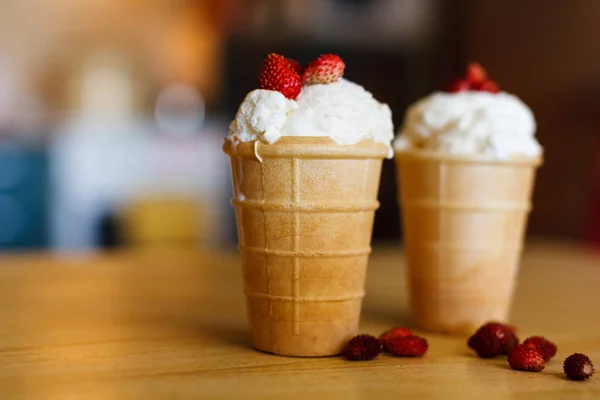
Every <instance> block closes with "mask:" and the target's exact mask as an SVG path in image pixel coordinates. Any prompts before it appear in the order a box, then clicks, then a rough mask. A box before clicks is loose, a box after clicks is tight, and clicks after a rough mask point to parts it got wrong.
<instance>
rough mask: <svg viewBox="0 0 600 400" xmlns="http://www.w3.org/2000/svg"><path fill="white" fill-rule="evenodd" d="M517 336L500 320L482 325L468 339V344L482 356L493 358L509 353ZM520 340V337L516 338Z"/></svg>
mask: <svg viewBox="0 0 600 400" xmlns="http://www.w3.org/2000/svg"><path fill="white" fill-rule="evenodd" d="M515 339H516V336H515V335H514V333H513V329H511V328H507V327H506V326H505V325H504V324H501V323H498V322H488V323H486V324H484V325H482V326H481V327H480V328H479V329H478V330H477V332H475V333H474V334H473V335H472V336H471V337H470V338H469V340H468V341H467V345H468V346H469V347H470V348H472V349H473V350H475V351H476V352H477V354H478V355H479V357H481V358H492V357H496V356H499V355H501V354H507V353H508V349H509V347H511V346H512V347H514V346H515ZM516 340H517V342H518V339H516Z"/></svg>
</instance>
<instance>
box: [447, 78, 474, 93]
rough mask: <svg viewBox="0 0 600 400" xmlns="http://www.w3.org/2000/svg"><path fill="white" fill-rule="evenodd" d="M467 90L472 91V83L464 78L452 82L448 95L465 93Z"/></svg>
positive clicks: (448, 88)
mask: <svg viewBox="0 0 600 400" xmlns="http://www.w3.org/2000/svg"><path fill="white" fill-rule="evenodd" d="M465 90H471V82H469V81H468V80H466V79H462V78H460V79H456V80H454V81H452V83H450V85H448V87H447V88H446V92H448V93H458V92H464V91H465Z"/></svg>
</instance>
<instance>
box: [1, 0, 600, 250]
mask: <svg viewBox="0 0 600 400" xmlns="http://www.w3.org/2000/svg"><path fill="white" fill-rule="evenodd" d="M599 20H600V2H598V1H597V0H571V1H547V0H497V1H496V0H489V1H480V0H452V1H443V0H152V1H148V0H85V1H81V0H3V1H1V2H0V249H2V250H20V251H23V250H28V249H30V250H43V249H53V250H58V251H62V250H67V251H70V250H80V249H99V248H113V247H117V246H147V247H154V246H162V245H168V246H173V245H175V246H189V247H192V246H234V245H235V242H236V237H235V220H234V215H233V212H232V209H231V206H230V202H229V198H230V196H231V189H230V177H229V164H228V159H227V157H226V156H225V155H224V154H222V152H221V145H222V142H223V138H224V137H225V136H226V134H227V129H228V124H229V121H230V120H231V119H232V118H233V117H234V115H235V112H236V109H237V106H238V105H239V103H240V102H241V101H242V99H243V97H244V95H245V94H246V93H247V92H248V91H250V90H252V89H254V88H255V84H256V78H257V75H258V70H259V68H260V66H261V62H262V59H263V58H264V57H265V55H266V54H267V53H269V52H278V53H282V54H285V55H286V56H289V57H293V58H296V59H298V60H300V61H301V62H302V63H306V62H308V61H310V60H311V59H313V58H314V57H316V56H318V55H320V54H322V53H328V52H333V53H337V54H339V55H340V56H341V57H342V58H343V59H344V60H345V62H346V65H347V68H346V77H347V78H349V79H350V80H353V81H356V82H358V83H360V84H362V85H363V86H365V87H366V89H367V90H369V91H371V92H372V93H373V94H374V95H375V97H376V98H377V99H379V100H380V101H383V102H386V103H388V104H389V105H390V107H391V108H392V112H393V114H394V123H395V126H396V128H398V127H399V126H400V125H401V122H402V118H403V113H404V110H405V109H406V107H407V106H408V105H409V104H410V103H412V102H413V101H415V100H416V99H418V98H419V97H422V96H424V95H426V94H428V93H430V92H432V91H434V90H436V89H439V88H442V87H443V86H444V85H445V84H446V83H447V82H448V81H450V80H451V79H452V78H454V77H456V76H458V75H461V74H462V72H463V69H464V67H465V65H466V64H467V63H468V62H469V61H472V60H477V61H480V62H481V63H482V64H483V65H484V66H485V67H486V68H487V69H488V71H489V73H490V74H491V75H492V76H493V78H495V79H496V80H497V81H498V82H499V84H500V86H501V87H502V88H503V89H504V90H506V91H509V92H513V93H516V94H517V95H519V96H520V97H521V98H522V99H523V100H524V101H525V102H526V103H527V104H529V105H530V106H531V108H532V109H533V110H534V113H535V114H536V116H537V120H538V125H539V130H538V138H539V141H540V142H541V143H542V145H543V146H544V148H545V151H546V154H545V164H544V166H543V168H542V169H541V170H540V172H539V178H538V181H537V186H536V192H535V199H534V201H535V208H534V211H533V213H532V215H531V220H530V229H529V233H530V235H537V236H541V235H543V236H554V237H560V238H568V239H571V240H577V241H582V242H586V243H590V244H594V243H595V244H596V245H597V246H599V247H600V113H599V112H598V111H599V109H600V43H599V42H598V41H596V40H594V38H597V37H598V36H599V35H600V25H599V24H598V23H597V22H598V21H599ZM394 181H395V177H394V169H393V164H392V162H390V161H386V163H385V166H384V173H383V180H382V184H381V191H380V201H381V203H382V207H381V209H380V211H379V213H378V214H377V218H376V223H375V241H395V240H398V238H399V237H401V232H400V231H399V223H398V210H397V206H396V201H395V197H396V193H395V192H396V189H395V183H394Z"/></svg>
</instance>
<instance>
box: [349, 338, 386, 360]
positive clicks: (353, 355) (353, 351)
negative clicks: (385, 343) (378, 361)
mask: <svg viewBox="0 0 600 400" xmlns="http://www.w3.org/2000/svg"><path fill="white" fill-rule="evenodd" d="M379 353H381V343H380V342H379V340H378V339H377V338H376V337H375V336H371V335H358V336H354V337H353V338H352V339H350V341H349V342H348V344H347V345H346V348H345V349H344V355H345V356H346V358H347V359H348V360H351V361H365V360H372V359H374V358H375V357H377V356H378V355H379Z"/></svg>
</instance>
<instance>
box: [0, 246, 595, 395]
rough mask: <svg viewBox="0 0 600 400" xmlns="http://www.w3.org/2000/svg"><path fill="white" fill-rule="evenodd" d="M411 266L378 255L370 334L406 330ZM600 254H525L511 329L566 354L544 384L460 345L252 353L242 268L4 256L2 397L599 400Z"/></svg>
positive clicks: (118, 256) (187, 257)
mask: <svg viewBox="0 0 600 400" xmlns="http://www.w3.org/2000/svg"><path fill="white" fill-rule="evenodd" d="M402 267H403V257H402V254H401V253H400V251H399V250H397V249H396V248H395V247H394V246H390V247H385V248H380V249H375V252H374V255H373V257H372V261H371V263H370V266H369V268H370V271H369V277H368V284H367V297H366V300H365V305H364V310H363V324H362V330H363V331H364V332H365V333H372V334H378V333H379V332H381V331H383V330H384V329H386V328H388V327H390V326H391V325H397V324H409V323H410V322H409V320H408V316H407V314H406V310H407V308H406V295H405V289H404V279H403V277H402V273H403V272H402ZM599 288H600V255H597V254H593V253H591V252H589V251H588V250H585V249H583V248H580V247H577V246H575V245H568V244H563V243H548V242H546V243H538V244H533V245H530V246H529V247H528V249H527V251H526V255H525V259H524V266H523V268H522V271H521V280H520V285H519V287H518V290H517V293H516V298H515V304H514V313H513V315H514V318H513V322H514V323H516V324H517V325H518V326H519V328H520V331H521V336H522V337H523V338H524V337H526V336H529V335H533V334H542V335H546V336H548V337H549V338H551V339H552V340H554V341H555V342H556V343H557V344H558V346H559V352H558V355H557V356H556V358H555V359H554V360H552V361H551V362H550V363H549V364H548V366H547V367H546V369H545V370H544V371H543V372H542V373H538V374H535V373H523V372H516V371H512V370H511V369H509V368H508V366H507V363H506V360H505V359H501V358H498V359H494V360H480V359H478V358H476V357H474V355H473V354H471V353H470V352H469V351H468V349H467V347H466V346H465V339H464V338H461V337H445V336H440V335H434V334H427V333H424V335H425V336H426V337H427V338H428V339H429V341H430V351H429V353H428V354H427V356H426V357H424V358H422V359H401V358H392V357H389V356H385V355H384V356H380V357H379V358H378V359H377V360H375V361H372V362H362V363H356V362H349V361H345V360H344V359H342V358H340V357H330V358H313V359H301V358H285V357H277V356H272V355H269V354H264V353H260V352H257V351H255V350H253V349H251V348H250V347H249V339H248V327H247V323H246V317H245V308H244V300H243V296H242V279H241V271H240V266H239V260H238V257H237V255H234V254H219V253H192V252H189V251H183V250H182V251H178V250H172V251H167V250H163V251H153V252H144V253H141V252H136V253H130V252H125V253H115V254H101V255H87V256H84V255H69V256H65V255H63V256H52V255H43V254H41V255H22V256H2V257H0V326H1V327H2V329H1V331H0V394H1V397H2V398H3V399H5V398H35V399H40V398H51V399H71V398H73V399H80V398H86V399H129V398H136V399H137V398H144V399H160V398H203V399H204V398H228V397H231V398H238V397H239V398H245V399H255V398H256V399H265V398H283V397H285V398H286V399H293V398H307V397H308V398H311V399H319V398H329V399H336V398H343V399H360V398H388V397H389V398H391V397H394V398H396V399H400V398H401V399H410V398H424V399H435V398H443V399H454V398H456V399H458V398H460V399H480V398H481V399H483V398H485V399H496V398H498V399H501V398H502V399H504V398H527V399H538V398H539V399H542V398H552V399H573V398H589V399H593V398H600V377H592V379H591V380H589V381H587V382H583V383H581V382H571V381H568V380H566V379H564V378H563V375H562V372H561V371H562V360H563V359H564V358H565V357H566V356H568V355H569V354H571V353H573V352H583V353H586V354H588V355H589V356H590V357H591V358H592V360H594V361H596V365H597V367H598V368H600V319H599V318H598V309H600V294H599V293H598V289H599Z"/></svg>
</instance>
